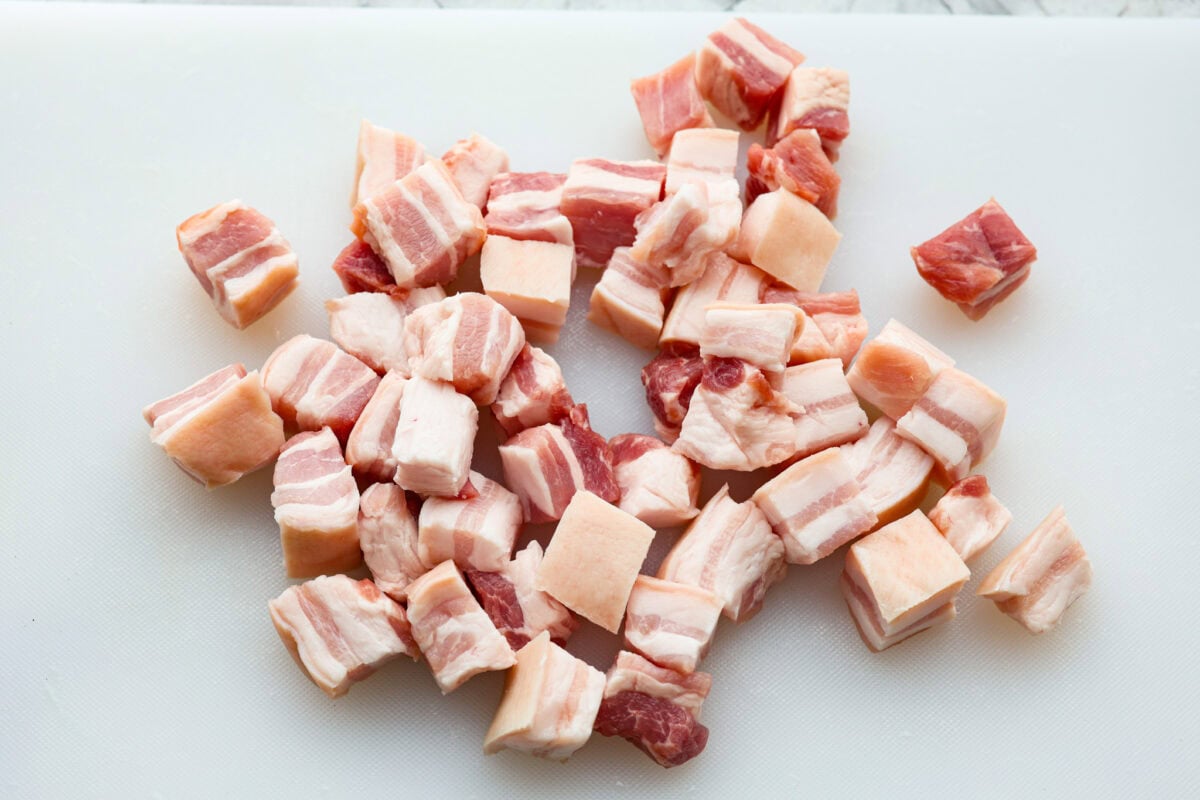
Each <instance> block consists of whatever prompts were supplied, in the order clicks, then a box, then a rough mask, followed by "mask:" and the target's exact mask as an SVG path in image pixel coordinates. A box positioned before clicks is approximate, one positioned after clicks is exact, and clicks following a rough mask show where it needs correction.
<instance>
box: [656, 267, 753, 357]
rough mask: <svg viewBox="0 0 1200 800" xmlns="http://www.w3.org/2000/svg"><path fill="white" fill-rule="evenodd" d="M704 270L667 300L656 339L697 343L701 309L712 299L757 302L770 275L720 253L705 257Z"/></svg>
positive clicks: (698, 340) (702, 328) (702, 325)
mask: <svg viewBox="0 0 1200 800" xmlns="http://www.w3.org/2000/svg"><path fill="white" fill-rule="evenodd" d="M705 261H706V263H705V267H704V273H703V274H702V275H701V276H700V277H699V278H698V279H697V280H695V281H693V282H692V283H689V284H688V285H687V286H684V287H683V288H682V289H680V290H679V292H678V293H677V294H676V295H675V299H674V301H673V302H672V303H671V312H670V313H669V314H667V320H666V322H665V323H663V329H662V336H661V337H660V339H659V341H660V343H661V344H663V345H666V344H668V343H671V342H684V343H687V344H692V345H695V346H697V347H699V346H700V336H701V334H702V333H703V332H704V310H705V309H706V308H707V307H708V306H710V305H711V304H713V303H718V302H722V301H723V302H727V303H757V302H759V296H760V295H761V294H762V291H763V287H764V286H766V285H767V283H768V282H769V281H770V278H768V276H767V275H766V273H764V272H763V271H762V270H760V269H758V268H757V267H752V266H750V265H749V264H743V263H741V262H739V261H735V260H734V259H732V258H730V257H729V256H727V255H725V254H724V253H711V254H709V255H708V256H707V257H706V258H705Z"/></svg>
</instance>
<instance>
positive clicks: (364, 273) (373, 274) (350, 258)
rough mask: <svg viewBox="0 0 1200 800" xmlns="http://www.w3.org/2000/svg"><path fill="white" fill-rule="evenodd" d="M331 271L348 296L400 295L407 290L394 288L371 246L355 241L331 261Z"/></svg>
mask: <svg viewBox="0 0 1200 800" xmlns="http://www.w3.org/2000/svg"><path fill="white" fill-rule="evenodd" d="M333 271H334V273H335V274H336V275H337V276H338V280H339V281H341V283H342V288H343V289H345V290H346V292H347V293H348V294H354V293H356V292H387V293H389V294H396V293H398V294H402V293H404V292H406V291H407V289H401V288H400V287H398V286H396V279H395V278H393V277H392V273H390V272H388V268H387V264H384V263H383V259H381V258H380V257H379V256H377V255H375V251H374V250H372V249H371V245H369V244H367V243H366V242H364V241H363V240H362V239H355V240H354V241H353V242H351V243H350V244H348V245H346V246H345V247H344V248H343V249H342V252H340V253H338V254H337V258H335V259H334V260H333Z"/></svg>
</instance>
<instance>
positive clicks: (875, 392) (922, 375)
mask: <svg viewBox="0 0 1200 800" xmlns="http://www.w3.org/2000/svg"><path fill="white" fill-rule="evenodd" d="M953 366H954V359H953V358H951V357H950V356H948V355H946V354H945V353H943V352H942V351H941V350H938V349H937V348H936V347H934V346H933V345H932V344H930V343H929V342H928V341H926V340H925V339H923V338H921V336H919V335H918V334H917V333H916V332H914V331H913V330H911V329H909V328H907V327H905V326H904V325H901V324H900V323H899V322H897V321H896V320H894V319H891V320H888V323H887V325H884V326H883V330H881V331H880V332H879V334H878V335H877V336H876V337H875V338H874V339H872V340H871V341H869V342H867V345H866V347H864V348H863V349H862V352H861V353H859V354H858V358H857V359H856V360H855V362H854V364H853V366H851V367H850V370H849V371H848V372H847V373H846V380H847V381H849V382H850V388H851V389H853V390H854V393H855V394H856V395H858V397H859V399H860V400H865V401H867V402H868V403H870V404H871V405H873V406H875V407H876V408H878V409H879V410H880V411H882V412H883V413H884V414H886V415H887V416H889V417H891V418H892V419H900V417H902V416H904V415H905V414H907V413H908V410H909V409H910V408H912V407H913V404H914V403H916V402H917V400H919V399H920V397H921V395H923V394H925V390H926V389H928V388H929V384H931V383H933V379H934V377H936V376H937V374H938V373H939V372H941V371H942V370H943V369H946V368H947V367H953Z"/></svg>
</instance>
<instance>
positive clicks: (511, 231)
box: [483, 172, 575, 245]
mask: <svg viewBox="0 0 1200 800" xmlns="http://www.w3.org/2000/svg"><path fill="white" fill-rule="evenodd" d="M566 182H567V176H566V175H565V174H562V173H553V172H502V173H500V174H499V175H497V176H496V177H495V178H492V185H491V188H490V189H489V190H488V201H487V215H486V216H485V217H484V218H483V221H484V223H485V224H486V225H487V229H488V235H496V236H507V237H508V238H510V239H532V240H535V241H540V242H558V243H559V244H569V245H574V244H575V234H574V233H573V232H572V231H571V221H570V220H569V219H567V218H566V217H565V216H563V214H562V212H561V211H560V210H559V205H560V204H561V203H562V193H563V184H565V183H566Z"/></svg>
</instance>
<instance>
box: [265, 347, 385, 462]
mask: <svg viewBox="0 0 1200 800" xmlns="http://www.w3.org/2000/svg"><path fill="white" fill-rule="evenodd" d="M262 382H263V388H264V389H266V390H267V394H268V395H270V396H271V407H272V408H274V409H275V413H276V414H278V415H279V416H280V417H282V418H283V422H284V425H286V426H287V427H288V428H289V429H293V430H295V429H299V430H304V431H317V430H320V429H321V428H325V427H328V428H330V429H331V430H332V431H333V432H334V433H335V434H336V435H337V437H338V439H339V440H340V441H343V442H344V441H346V438H347V437H348V436H349V435H350V431H351V429H352V428H353V427H354V423H355V422H357V421H358V417H359V415H360V414H361V413H362V410H363V408H365V407H366V405H367V402H368V401H369V400H370V399H371V396H372V395H373V394H375V389H376V388H377V387H378V386H379V376H378V375H376V374H375V370H373V369H371V368H370V367H368V366H367V365H366V364H364V363H362V362H361V361H359V360H358V359H357V358H355V357H354V356H352V355H350V354H348V353H346V352H345V351H343V350H342V349H340V348H339V347H338V346H337V345H335V344H334V343H333V342H327V341H325V340H324V339H316V338H314V337H312V336H309V335H308V334H304V333H302V334H300V335H298V336H293V337H292V338H291V339H288V340H287V341H286V342H284V343H283V344H281V345H279V347H277V348H275V352H273V353H271V355H270V356H269V357H268V358H267V363H265V364H263V368H262Z"/></svg>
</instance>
